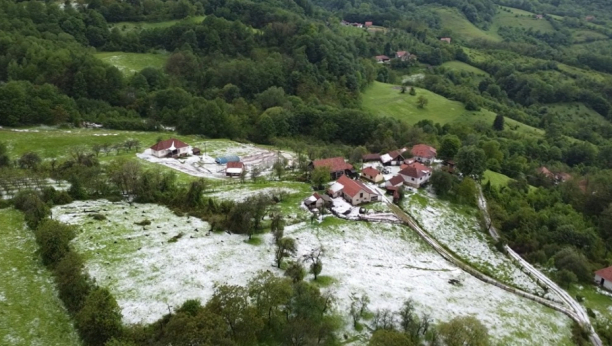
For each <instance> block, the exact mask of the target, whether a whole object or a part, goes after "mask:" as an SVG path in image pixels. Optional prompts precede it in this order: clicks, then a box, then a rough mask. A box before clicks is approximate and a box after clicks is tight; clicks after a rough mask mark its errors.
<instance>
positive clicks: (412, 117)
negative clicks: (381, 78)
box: [362, 82, 544, 136]
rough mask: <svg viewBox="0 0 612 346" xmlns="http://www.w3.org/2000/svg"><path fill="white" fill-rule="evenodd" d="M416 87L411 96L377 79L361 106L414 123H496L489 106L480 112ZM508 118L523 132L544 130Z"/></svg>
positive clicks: (509, 125) (512, 126)
mask: <svg viewBox="0 0 612 346" xmlns="http://www.w3.org/2000/svg"><path fill="white" fill-rule="evenodd" d="M415 89H416V96H412V95H409V94H408V92H406V93H404V94H401V93H400V90H399V87H398V86H394V85H391V84H385V83H380V82H374V84H373V85H372V86H370V87H369V89H368V90H366V92H365V93H364V95H363V103H362V106H363V108H364V109H365V110H367V111H370V112H371V113H372V114H374V115H377V116H383V117H391V118H396V119H401V120H404V121H406V122H408V123H409V124H415V123H417V122H419V121H421V120H431V121H433V122H434V123H440V124H446V123H467V124H474V123H475V122H478V121H483V122H485V123H487V124H493V120H494V119H495V113H493V112H491V111H488V110H486V109H481V110H480V111H477V112H471V111H467V110H466V109H465V106H464V104H463V103H461V102H458V101H451V100H449V99H447V98H445V97H443V96H441V95H438V94H436V93H433V92H431V91H429V90H426V89H420V88H415ZM420 95H422V96H424V97H425V98H427V100H428V101H429V103H428V105H427V106H426V107H425V108H423V109H421V108H418V107H417V99H418V97H419V96H420ZM505 121H506V128H507V129H509V130H513V131H518V132H519V133H522V134H526V135H535V136H541V135H542V134H543V133H544V132H543V131H542V130H540V129H536V128H534V127H531V126H528V125H525V124H523V123H520V122H518V121H516V120H513V119H510V118H506V119H505Z"/></svg>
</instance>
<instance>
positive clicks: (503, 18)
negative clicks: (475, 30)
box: [489, 6, 555, 32]
mask: <svg viewBox="0 0 612 346" xmlns="http://www.w3.org/2000/svg"><path fill="white" fill-rule="evenodd" d="M535 15H536V14H535V13H532V12H527V11H523V10H519V9H517V8H512V7H505V6H500V9H499V11H498V12H497V15H496V16H495V17H494V18H493V25H491V28H490V29H489V30H490V31H492V32H497V30H498V29H499V28H500V27H502V26H509V27H518V28H522V29H525V30H528V29H532V30H533V31H541V32H553V31H555V29H554V28H553V26H552V25H551V24H550V23H549V22H548V21H547V20H546V19H536V18H535Z"/></svg>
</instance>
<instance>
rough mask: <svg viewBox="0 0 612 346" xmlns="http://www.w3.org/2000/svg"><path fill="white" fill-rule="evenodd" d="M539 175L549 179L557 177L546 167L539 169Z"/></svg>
mask: <svg viewBox="0 0 612 346" xmlns="http://www.w3.org/2000/svg"><path fill="white" fill-rule="evenodd" d="M538 173H540V174H542V175H543V176H545V177H547V178H549V179H555V175H554V174H553V172H551V171H550V170H549V169H548V168H546V167H544V166H542V167H540V168H538Z"/></svg>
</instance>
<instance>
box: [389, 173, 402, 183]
mask: <svg viewBox="0 0 612 346" xmlns="http://www.w3.org/2000/svg"><path fill="white" fill-rule="evenodd" d="M389 183H390V184H391V185H393V186H397V185H401V184H403V183H404V178H402V176H401V175H396V176H394V177H393V178H391V179H389Z"/></svg>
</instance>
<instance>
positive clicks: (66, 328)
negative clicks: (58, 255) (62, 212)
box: [0, 209, 81, 346]
mask: <svg viewBox="0 0 612 346" xmlns="http://www.w3.org/2000/svg"><path fill="white" fill-rule="evenodd" d="M0 235H1V236H2V242H0V258H2V260H1V261H0V307H1V310H2V312H1V313H0V344H2V345H28V346H79V345H80V344H81V343H80V341H79V338H78V335H77V333H76V331H75V329H74V327H73V325H72V322H71V320H70V317H69V315H68V313H67V311H66V310H65V309H64V306H63V304H62V301H61V300H60V299H59V297H58V296H57V292H56V290H55V284H54V282H53V278H52V276H51V273H49V271H47V269H46V268H45V267H44V266H43V265H42V262H41V260H40V258H39V257H38V255H37V254H36V250H37V249H38V245H37V244H36V241H35V240H34V234H33V232H32V231H31V230H30V229H27V228H26V227H25V224H24V220H23V214H22V213H20V212H18V211H16V210H14V209H2V210H0Z"/></svg>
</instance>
